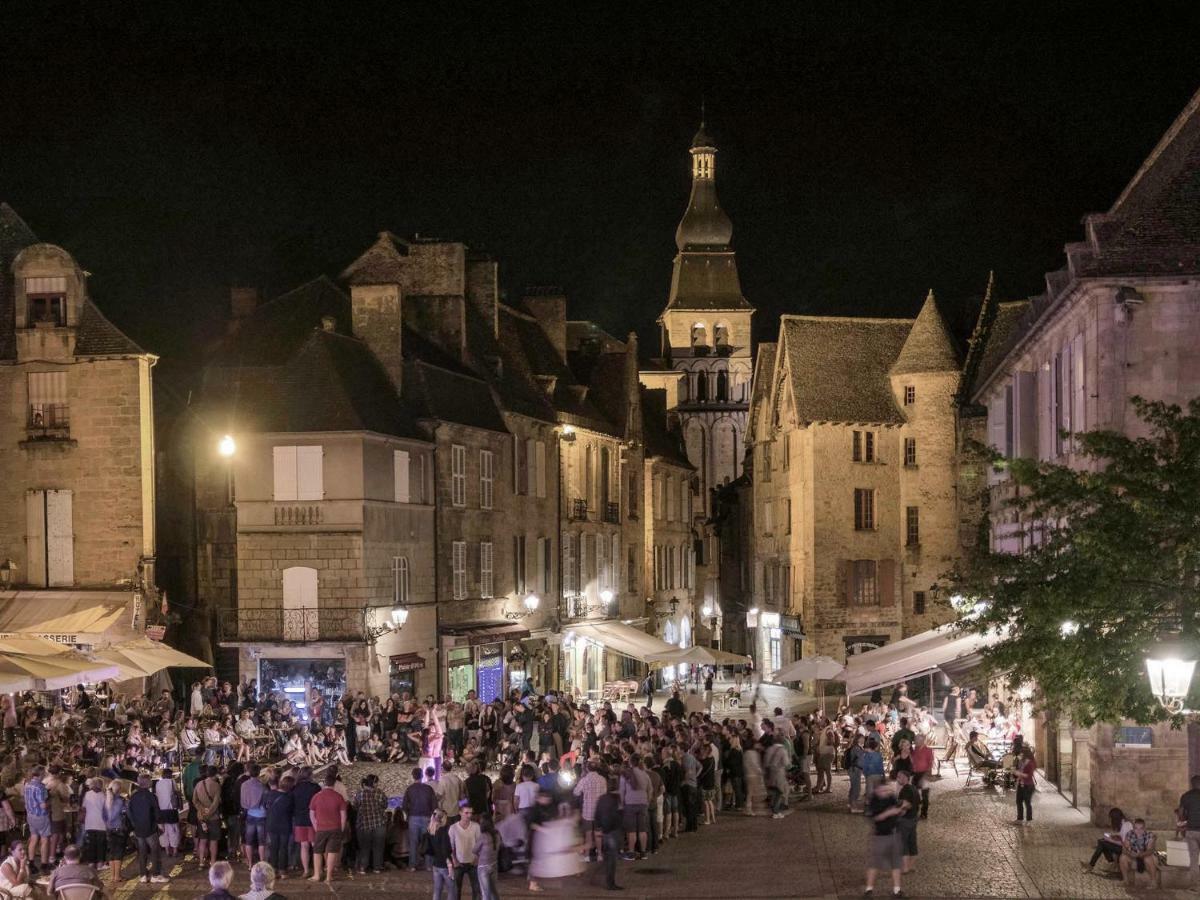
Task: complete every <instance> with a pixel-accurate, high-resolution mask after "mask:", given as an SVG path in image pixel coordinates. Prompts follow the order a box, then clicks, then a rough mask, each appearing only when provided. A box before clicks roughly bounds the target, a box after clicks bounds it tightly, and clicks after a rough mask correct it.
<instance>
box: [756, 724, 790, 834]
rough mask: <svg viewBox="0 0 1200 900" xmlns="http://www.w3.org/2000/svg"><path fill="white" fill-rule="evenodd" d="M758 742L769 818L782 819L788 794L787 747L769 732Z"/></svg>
mask: <svg viewBox="0 0 1200 900" xmlns="http://www.w3.org/2000/svg"><path fill="white" fill-rule="evenodd" d="M759 743H760V744H761V745H762V748H763V750H762V761H763V762H762V765H763V776H764V779H765V780H766V784H767V794H768V795H769V796H770V798H771V818H772V819H782V818H783V817H784V815H785V813H784V807H785V806H787V795H788V780H787V767H788V754H787V749H786V748H785V747H784V746H783V743H782V742H780V741H776V740H775V738H773V737H772V736H771V735H769V734H764V735H763V736H762V740H761V741H759Z"/></svg>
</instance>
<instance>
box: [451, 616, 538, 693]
mask: <svg viewBox="0 0 1200 900" xmlns="http://www.w3.org/2000/svg"><path fill="white" fill-rule="evenodd" d="M528 637H529V631H528V629H526V628H522V627H521V626H519V625H515V624H511V623H477V624H470V625H456V626H447V627H445V628H443V630H442V649H443V652H444V657H445V659H446V688H447V693H448V694H449V696H450V699H452V700H455V701H457V702H459V703H461V702H462V701H464V700H465V699H466V698H467V693H468V692H470V691H474V692H475V696H476V697H477V698H478V699H479V700H480V701H482V702H484V703H490V702H491V701H493V700H496V699H503V697H504V696H505V695H506V694H507V692H508V691H509V690H510V689H512V688H513V687H519V686H520V682H518V683H517V684H515V685H514V684H512V675H513V672H512V671H510V668H509V660H510V659H516V660H518V661H519V662H520V663H521V664H522V668H521V669H518V670H516V671H518V672H520V679H521V681H523V680H524V677H525V674H524V667H523V664H524V662H525V656H524V651H523V650H522V648H521V641H522V640H523V639H525V638H528Z"/></svg>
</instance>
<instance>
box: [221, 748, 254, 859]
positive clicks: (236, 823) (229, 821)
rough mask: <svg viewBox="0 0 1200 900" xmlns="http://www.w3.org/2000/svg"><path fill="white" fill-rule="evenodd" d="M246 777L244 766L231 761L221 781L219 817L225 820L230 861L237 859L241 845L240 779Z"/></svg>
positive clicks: (242, 779)
mask: <svg viewBox="0 0 1200 900" xmlns="http://www.w3.org/2000/svg"><path fill="white" fill-rule="evenodd" d="M247 777H248V776H247V775H246V767H245V766H244V765H242V763H240V762H233V763H230V765H229V768H228V769H227V770H226V772H225V778H224V780H223V781H222V782H221V818H222V819H224V820H225V839H226V842H227V844H228V851H229V859H230V860H231V861H232V860H236V859H237V857H238V851H239V850H241V847H242V781H244V780H245V779H246V778H247Z"/></svg>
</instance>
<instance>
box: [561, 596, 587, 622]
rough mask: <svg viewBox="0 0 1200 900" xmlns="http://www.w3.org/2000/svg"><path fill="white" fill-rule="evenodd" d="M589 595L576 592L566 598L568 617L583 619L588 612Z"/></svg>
mask: <svg viewBox="0 0 1200 900" xmlns="http://www.w3.org/2000/svg"><path fill="white" fill-rule="evenodd" d="M587 606H588V603H587V597H585V596H584V595H583V594H575V595H574V596H568V597H567V598H566V612H567V618H568V619H582V618H583V617H584V616H586V615H587V614H588V609H587Z"/></svg>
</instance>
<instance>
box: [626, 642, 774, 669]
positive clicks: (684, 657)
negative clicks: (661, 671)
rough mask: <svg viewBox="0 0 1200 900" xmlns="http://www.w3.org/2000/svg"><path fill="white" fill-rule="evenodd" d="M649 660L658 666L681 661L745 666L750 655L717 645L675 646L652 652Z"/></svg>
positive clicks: (699, 664)
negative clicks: (732, 651) (720, 647)
mask: <svg viewBox="0 0 1200 900" xmlns="http://www.w3.org/2000/svg"><path fill="white" fill-rule="evenodd" d="M646 661H647V662H649V663H651V664H653V665H656V666H677V665H680V664H681V663H687V664H689V665H696V666H744V665H746V663H748V662H750V661H751V660H750V657H748V656H743V655H742V654H740V653H730V652H729V651H728V650H718V649H717V648H716V647H700V646H693V647H674V648H672V649H671V650H666V651H664V652H662V653H654V654H651V655H650V657H649V659H647V660H646Z"/></svg>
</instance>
